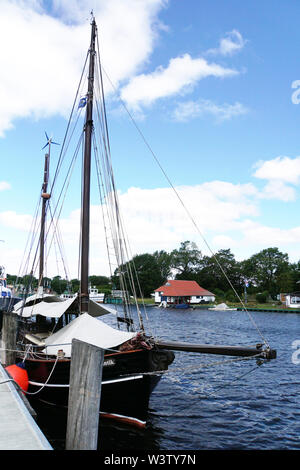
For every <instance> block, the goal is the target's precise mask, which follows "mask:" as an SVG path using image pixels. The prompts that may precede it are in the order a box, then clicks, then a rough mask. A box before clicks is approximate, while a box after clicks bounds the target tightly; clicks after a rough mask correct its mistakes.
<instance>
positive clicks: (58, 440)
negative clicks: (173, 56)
mask: <svg viewBox="0 0 300 470" xmlns="http://www.w3.org/2000/svg"><path fill="white" fill-rule="evenodd" d="M147 311H148V316H149V319H150V320H151V323H150V322H149V324H148V322H146V324H145V327H146V329H148V327H149V328H150V333H152V334H153V335H154V336H157V337H160V338H165V339H169V340H182V341H186V342H191V343H192V342H193V343H202V344H203V343H207V344H226V345H244V346H246V345H247V346H249V345H254V344H256V343H260V342H262V341H263V340H265V341H267V342H268V343H269V344H270V346H271V347H272V348H273V349H276V350H277V358H276V359H275V360H272V361H269V362H266V363H263V364H261V365H259V364H257V362H256V360H254V359H251V360H242V361H232V359H233V358H231V357H223V356H212V355H206V354H197V353H187V352H176V353H175V354H176V358H175V361H174V362H173V364H172V365H171V366H170V369H169V372H168V373H167V374H165V375H164V376H163V377H162V379H161V381H160V383H159V384H158V386H157V388H156V389H155V390H154V392H153V394H152V396H151V400H150V407H149V420H148V425H147V427H146V429H144V430H139V429H134V428H131V427H129V426H126V425H121V424H115V423H112V422H111V421H108V420H101V422H100V428H99V449H101V450H104V451H109V450H113V451H114V452H116V451H120V452H122V451H124V450H126V451H129V450H135V451H137V450H140V451H142V450H143V451H148V450H152V451H159V450H161V451H166V450H186V451H190V450H221V449H222V450H237V449H238V450H267V449H269V450H299V449H300V410H299V400H300V394H299V392H300V363H299V364H297V362H300V360H299V359H300V354H299V356H298V354H297V350H296V349H294V348H293V346H294V347H295V343H294V342H296V341H297V340H299V347H300V314H294V313H273V312H272V313H271V312H251V318H250V317H249V316H248V315H247V313H245V312H238V311H227V312H221V311H211V310H210V311H209V310H202V309H198V310H196V309H195V310H174V309H160V308H157V307H148V308H147ZM104 318H105V321H106V322H108V323H110V324H113V323H112V319H111V315H109V316H107V317H102V319H104ZM293 343H294V344H293ZM299 351H300V350H299ZM36 411H37V412H38V414H39V418H38V423H39V425H40V426H41V428H42V430H43V431H44V433H45V434H46V436H47V437H48V439H49V441H50V443H51V444H52V446H53V447H54V449H63V448H64V436H65V429H64V424H63V423H61V422H60V421H59V419H60V418H59V417H58V416H56V415H55V412H53V410H52V409H51V411H50V410H49V413H48V414H47V411H46V418H45V410H44V412H43V413H42V412H39V409H37V410H36ZM50 416H51V418H50Z"/></svg>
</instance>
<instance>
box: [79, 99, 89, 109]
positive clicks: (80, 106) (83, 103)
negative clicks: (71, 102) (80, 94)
mask: <svg viewBox="0 0 300 470" xmlns="http://www.w3.org/2000/svg"><path fill="white" fill-rule="evenodd" d="M86 102H87V98H86V96H85V97H84V98H81V99H80V100H79V104H78V109H79V108H84V107H85V105H86Z"/></svg>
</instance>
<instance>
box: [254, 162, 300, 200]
mask: <svg viewBox="0 0 300 470" xmlns="http://www.w3.org/2000/svg"><path fill="white" fill-rule="evenodd" d="M255 168H257V169H256V171H255V172H254V174H253V176H255V177H256V178H259V179H263V180H267V181H268V182H267V184H266V185H265V187H264V189H263V191H262V192H261V197H263V198H266V199H279V200H282V201H293V200H295V198H296V190H295V189H294V188H293V187H291V186H289V185H298V184H299V182H300V157H295V158H290V157H285V156H279V157H276V158H274V159H272V160H265V161H259V162H257V163H256V165H255Z"/></svg>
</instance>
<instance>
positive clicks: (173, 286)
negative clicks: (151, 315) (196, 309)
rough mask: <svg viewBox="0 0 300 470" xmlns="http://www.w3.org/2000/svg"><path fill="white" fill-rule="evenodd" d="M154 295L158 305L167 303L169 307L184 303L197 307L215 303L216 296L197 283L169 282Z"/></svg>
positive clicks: (156, 290)
mask: <svg viewBox="0 0 300 470" xmlns="http://www.w3.org/2000/svg"><path fill="white" fill-rule="evenodd" d="M154 294H155V297H154V298H155V303H156V304H160V303H161V302H166V303H167V304H168V305H172V304H182V303H186V304H193V305H195V304H200V303H206V302H214V301H215V295H214V294H213V293H212V292H209V291H208V290H206V289H203V287H201V286H199V284H198V283H197V282H196V281H179V280H169V281H167V282H166V283H165V284H164V285H163V286H161V287H158V288H157V289H155V291H154Z"/></svg>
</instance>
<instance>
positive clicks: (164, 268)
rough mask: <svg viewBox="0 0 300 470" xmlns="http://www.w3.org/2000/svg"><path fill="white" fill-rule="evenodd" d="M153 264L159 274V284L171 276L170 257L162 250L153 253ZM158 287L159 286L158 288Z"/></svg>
mask: <svg viewBox="0 0 300 470" xmlns="http://www.w3.org/2000/svg"><path fill="white" fill-rule="evenodd" d="M153 257H154V261H155V264H156V265H157V269H158V271H159V274H160V278H161V284H163V283H164V281H166V280H167V279H168V278H169V277H170V276H171V272H172V269H171V265H172V256H171V255H170V254H169V253H167V252H166V251H164V250H161V251H155V252H154V253H153ZM158 287H159V286H158Z"/></svg>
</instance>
